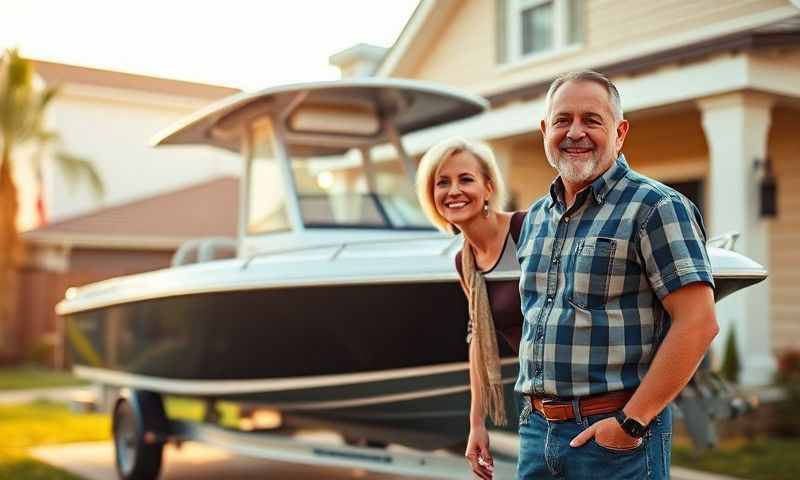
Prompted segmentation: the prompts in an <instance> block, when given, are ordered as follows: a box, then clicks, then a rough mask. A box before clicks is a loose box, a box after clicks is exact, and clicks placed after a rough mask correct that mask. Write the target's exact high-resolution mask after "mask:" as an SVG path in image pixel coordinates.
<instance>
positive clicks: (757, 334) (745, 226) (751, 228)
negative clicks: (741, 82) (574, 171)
mask: <svg viewBox="0 0 800 480" xmlns="http://www.w3.org/2000/svg"><path fill="white" fill-rule="evenodd" d="M773 103H774V99H773V98H772V97H770V96H768V95H764V94H758V93H745V92H740V93H730V94H725V95H720V96H715V97H710V98H705V99H702V100H699V101H698V102H697V104H698V106H699V108H700V110H701V112H702V122H703V130H704V131H705V135H706V141H707V142H708V147H709V159H710V168H709V172H710V173H709V180H710V182H709V183H710V192H709V195H708V197H707V198H708V200H709V204H710V207H711V208H710V209H709V210H708V214H709V215H708V217H707V218H706V222H707V225H706V227H707V230H708V234H709V237H713V236H716V235H719V234H722V233H726V232H730V231H737V232H739V233H741V237H740V238H739V240H738V242H737V244H736V250H737V251H738V252H740V253H742V254H744V255H747V256H748V257H750V258H752V259H753V260H755V261H757V262H759V263H761V264H762V265H764V267H766V268H767V270H769V229H768V222H767V221H765V220H762V219H761V218H760V216H759V209H760V196H759V181H760V179H761V176H762V172H761V170H757V169H756V168H755V167H754V163H753V162H754V160H755V159H763V158H766V156H767V138H768V133H769V126H770V119H771V108H772V104H773ZM717 317H718V320H719V323H720V327H721V331H720V335H719V337H718V338H717V340H716V341H715V346H714V347H715V348H714V350H715V353H716V354H717V360H720V361H721V355H722V353H723V347H724V345H725V342H726V340H727V337H728V335H729V333H730V329H731V328H734V329H735V330H736V339H737V346H738V351H739V364H740V365H741V370H740V375H739V381H740V383H742V384H743V385H767V384H769V383H771V382H772V376H773V373H774V372H775V359H774V357H773V354H772V345H771V341H770V332H771V328H770V323H771V308H770V288H769V280H766V281H764V282H761V283H760V284H758V285H755V286H752V287H750V288H748V289H745V290H744V291H741V292H737V293H735V294H733V295H732V296H730V297H729V298H728V299H726V300H723V301H722V302H720V303H719V304H718V308H717Z"/></svg>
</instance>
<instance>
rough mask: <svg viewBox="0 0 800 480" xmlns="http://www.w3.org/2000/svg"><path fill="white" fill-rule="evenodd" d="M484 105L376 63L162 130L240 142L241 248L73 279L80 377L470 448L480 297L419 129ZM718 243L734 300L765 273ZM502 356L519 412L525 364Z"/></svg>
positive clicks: (177, 140) (719, 267)
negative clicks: (469, 295) (470, 311)
mask: <svg viewBox="0 0 800 480" xmlns="http://www.w3.org/2000/svg"><path fill="white" fill-rule="evenodd" d="M487 108H488V103H487V102H486V101H485V100H484V99H483V98H480V97H478V96H474V95H469V94H466V93H462V92H458V91H455V90H453V89H450V88H447V87H443V86H439V85H434V84H430V83H425V82H419V81H411V80H398V79H377V78H366V79H354V80H342V81H335V82H319V83H309V84H300V85H290V86H282V87H275V88H269V89H266V90H263V91H260V92H255V93H243V94H239V95H236V96H234V97H231V98H229V99H227V100H224V101H222V102H220V103H217V104H214V105H211V106H210V107H208V108H206V109H204V110H202V111H200V112H198V113H196V114H195V115H193V116H191V117H190V118H188V119H186V120H184V121H182V122H181V123H179V124H177V125H175V126H172V127H170V128H169V129H168V130H166V131H165V132H163V133H162V134H160V135H159V136H158V137H157V138H156V139H155V140H154V141H153V143H154V145H156V146H158V147H160V148H169V146H170V145H207V146H210V147H214V148H221V149H226V150H229V151H233V152H238V153H239V154H240V155H241V157H242V159H243V162H242V164H243V173H242V182H241V185H242V189H241V193H240V199H241V201H240V205H241V207H240V212H239V236H238V238H237V239H236V241H235V242H234V245H235V247H236V256H235V258H223V259H215V258H214V257H215V252H217V251H218V250H220V249H219V248H217V247H219V246H220V244H221V243H223V244H224V243H225V242H220V240H219V239H208V240H207V241H202V240H201V241H197V242H193V243H191V244H189V245H188V246H187V247H186V248H181V249H180V250H179V251H178V252H176V256H175V264H174V266H172V267H170V268H167V269H163V270H158V271H154V272H148V273H143V274H136V275H131V276H125V277H119V278H114V279H110V280H106V281H102V282H99V283H95V284H91V285H86V286H83V287H79V288H70V289H69V290H68V291H67V294H66V296H65V299H64V300H63V301H62V302H61V303H60V304H59V305H58V307H57V312H58V313H59V314H60V315H61V316H63V317H64V320H65V325H66V326H65V332H66V336H67V344H68V345H69V352H70V355H71V360H72V364H73V369H74V372H75V373H76V374H77V375H78V376H79V377H81V378H85V379H87V380H90V381H92V382H95V383H98V384H102V385H107V386H110V387H113V388H120V389H122V388H124V389H127V390H129V391H135V392H147V397H146V398H150V399H151V400H147V401H145V404H153V405H155V406H151V407H145V408H146V409H147V410H148V411H151V412H155V415H157V416H159V417H163V416H164V415H163V407H159V406H158V402H159V400H158V398H160V397H163V396H184V397H191V398H200V399H204V400H208V401H212V402H215V401H223V400H224V401H234V402H240V403H242V404H246V405H258V406H261V407H264V408H269V409H271V410H273V411H275V412H278V413H279V414H280V416H281V424H282V425H283V426H284V427H286V428H326V429H330V430H333V431H336V432H338V433H340V434H341V435H342V436H344V437H345V438H349V439H355V440H356V441H361V442H368V443H369V444H371V445H381V444H389V443H391V444H400V445H405V446H410V447H413V448H417V449H424V450H426V449H439V448H459V446H460V445H462V444H463V442H464V440H465V438H466V435H467V433H468V432H467V426H468V422H467V416H468V411H469V378H468V370H467V369H468V364H467V345H466V342H465V340H464V338H465V333H466V330H467V307H466V302H465V300H464V296H463V293H462V291H461V288H460V286H459V283H458V278H457V274H456V273H455V270H454V268H453V258H454V256H455V254H456V253H457V252H458V251H459V250H460V248H461V242H462V239H461V237H458V236H456V237H451V236H447V235H445V234H442V233H439V232H436V231H435V230H433V229H432V228H431V226H430V225H429V223H428V221H427V220H426V218H425V217H424V215H423V214H422V212H421V209H420V207H419V206H418V204H417V202H416V198H415V194H414V189H413V176H414V168H415V163H414V160H413V158H412V157H411V155H409V154H408V152H406V150H405V148H404V145H403V138H404V137H406V136H408V135H413V134H414V132H417V131H420V130H425V129H428V128H431V127H436V126H440V125H444V124H450V123H452V122H456V121H458V120H462V119H466V118H468V117H471V116H473V115H478V114H480V113H482V112H484V111H485V110H486V109H487ZM197 208H202V205H199V206H198V207H197ZM709 253H710V256H711V261H712V264H713V269H714V277H715V280H716V282H717V290H716V295H717V299H718V300H719V299H721V298H723V297H725V296H727V295H730V294H731V293H733V292H735V291H737V290H739V289H742V288H745V287H747V286H749V285H751V284H753V283H757V282H759V281H761V280H763V279H764V278H765V277H766V272H765V271H764V268H763V267H761V266H760V265H758V264H757V263H756V262H754V261H752V260H750V259H749V258H746V257H744V256H742V255H740V254H737V253H735V252H733V251H731V250H728V249H725V248H718V247H709ZM518 278H519V271H518V270H517V271H507V272H494V273H493V277H492V281H503V282H517V279H518ZM501 345H503V342H501ZM501 353H502V354H503V360H502V370H503V381H504V383H505V384H506V387H507V395H506V397H507V399H508V402H509V405H508V408H509V409H511V411H512V412H513V411H515V410H516V408H517V405H515V404H514V395H513V394H512V392H511V389H512V387H513V383H514V381H515V379H516V374H517V359H516V357H515V356H514V355H513V354H512V352H511V350H510V349H508V348H506V347H505V346H504V347H503V350H502V352H501ZM152 399H156V400H152ZM148 402H149V403H148ZM117 410H118V411H117V413H118V414H119V415H122V416H123V417H124V415H123V413H125V412H124V411H123V410H124V408H121V409H120V408H118V409H117ZM120 411H122V413H120ZM512 415H513V413H512ZM115 418H116V417H115ZM512 418H513V417H512ZM159 422H160V423H159ZM159 422H156V423H159V424H163V421H161V420H159ZM123 424H124V421H123V420H120V421H119V422H117V421H116V420H115V425H117V426H118V427H119V430H120V431H124V430H125V429H124V428H123V426H121V425H123ZM162 427H163V425H162ZM115 428H117V427H115ZM164 428H166V427H164ZM508 429H509V430H510V431H513V430H515V429H514V428H513V425H512V426H510V427H508ZM140 430H141V429H140ZM115 431H116V430H115ZM139 433H140V434H141V431H140V432H139ZM120 442H122V440H120ZM129 447H130V445H129ZM117 449H118V452H119V451H120V450H122V451H123V452H124V451H125V445H124V444H122V443H119V442H118V445H117ZM118 455H119V453H118ZM120 462H122V463H123V464H124V461H120V460H119V459H118V468H122V470H124V469H125V467H124V465H123V466H122V467H120V466H119V464H120ZM123 477H124V478H129V477H125V476H123ZM130 478H134V477H130ZM141 478H144V477H141Z"/></svg>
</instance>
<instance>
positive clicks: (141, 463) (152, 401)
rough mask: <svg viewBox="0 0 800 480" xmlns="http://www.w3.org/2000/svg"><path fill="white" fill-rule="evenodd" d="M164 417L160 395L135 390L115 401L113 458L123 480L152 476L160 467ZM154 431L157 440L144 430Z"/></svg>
mask: <svg viewBox="0 0 800 480" xmlns="http://www.w3.org/2000/svg"><path fill="white" fill-rule="evenodd" d="M167 425H168V422H167V417H166V414H165V413H164V405H163V403H162V402H161V397H160V396H159V395H158V394H155V393H152V392H139V391H134V392H132V393H129V394H127V395H123V396H122V397H120V398H119V399H118V400H117V402H116V404H115V405H114V412H113V417H112V427H113V436H114V459H115V464H116V467H117V474H118V475H119V478H121V479H122V480H155V479H156V478H157V477H158V474H159V472H160V471H161V461H162V457H163V452H164V442H163V440H162V439H163V438H164V437H165V435H166V432H167V430H166V429H167ZM148 433H155V434H156V439H155V440H156V441H153V439H152V438H150V439H149V440H150V441H146V438H145V437H146V434H148Z"/></svg>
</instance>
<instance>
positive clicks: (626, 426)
mask: <svg viewBox="0 0 800 480" xmlns="http://www.w3.org/2000/svg"><path fill="white" fill-rule="evenodd" d="M614 418H616V419H617V422H619V426H620V427H622V430H623V431H624V432H625V433H627V434H628V435H630V436H631V437H634V438H642V437H644V436H645V434H646V433H647V430H648V429H649V428H650V425H649V424H648V425H642V424H641V423H639V422H637V421H636V420H634V419H632V418H631V417H628V416H626V415H625V414H624V413H623V412H617V414H616V415H614Z"/></svg>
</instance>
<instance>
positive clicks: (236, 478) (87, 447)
mask: <svg viewBox="0 0 800 480" xmlns="http://www.w3.org/2000/svg"><path fill="white" fill-rule="evenodd" d="M31 453H32V455H33V456H34V457H36V458H37V459H39V460H41V461H43V462H45V463H49V464H50V465H54V466H56V467H59V468H62V469H64V470H67V471H69V472H72V473H75V474H78V475H80V476H82V477H84V478H86V479H87V480H113V479H115V478H116V472H115V471H114V461H113V458H114V449H113V446H112V445H111V443H109V442H102V443H82V444H73V445H63V446H55V447H44V448H37V449H34V450H32V452H31ZM464 478H469V475H468V474H467V472H466V465H465V477H464ZM218 479H225V480H255V479H261V480H270V479H275V480H277V479H280V480H312V479H313V480H322V479H325V480H349V479H369V480H411V479H412V477H404V476H399V475H386V474H379V473H373V472H368V471H365V470H361V469H352V468H330V467H315V466H309V465H297V464H291V463H283V462H274V461H269V460H261V459H257V458H251V457H243V456H239V455H233V454H230V453H228V452H226V451H224V450H221V449H218V448H214V447H210V446H207V445H203V444H199V443H191V442H187V443H185V444H184V445H183V446H182V447H181V448H180V449H176V448H175V447H173V446H168V447H167V448H166V449H165V451H164V467H163V470H162V475H161V480H218ZM672 479H673V480H737V479H733V478H731V477H723V476H719V475H711V474H707V473H702V472H697V471H694V470H688V469H685V468H678V467H672ZM498 480H505V479H502V478H498Z"/></svg>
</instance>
